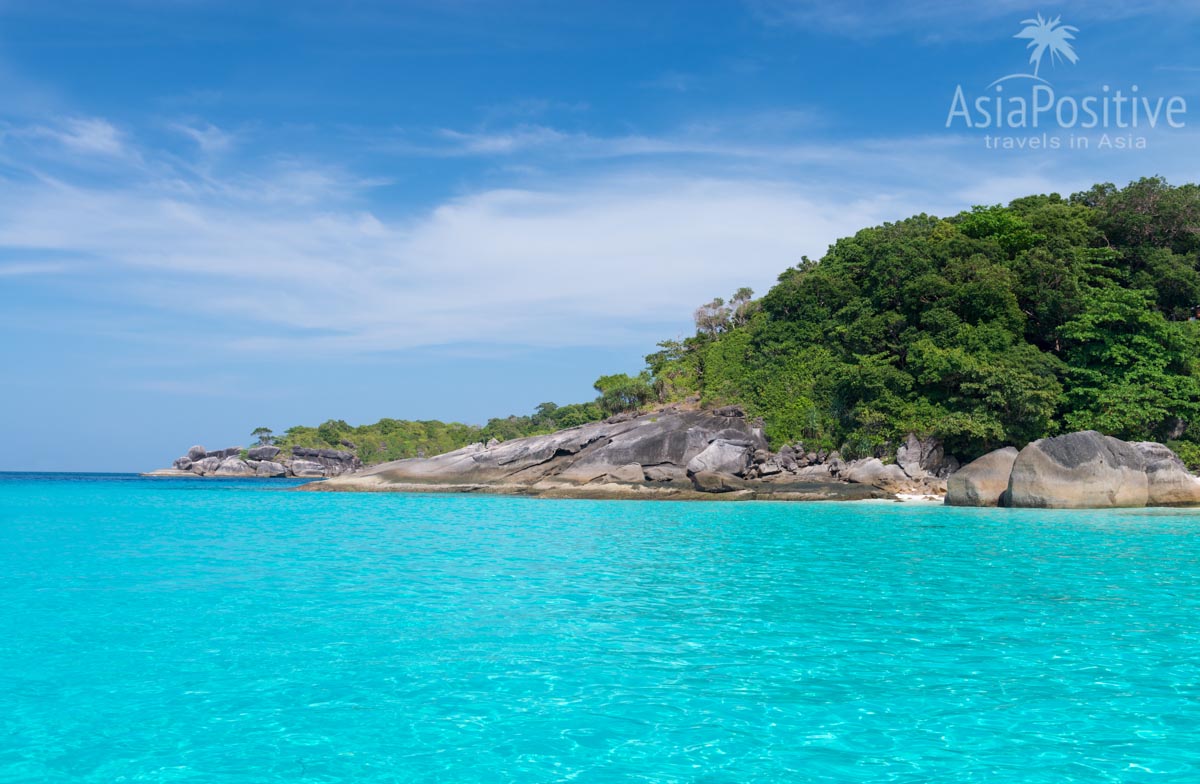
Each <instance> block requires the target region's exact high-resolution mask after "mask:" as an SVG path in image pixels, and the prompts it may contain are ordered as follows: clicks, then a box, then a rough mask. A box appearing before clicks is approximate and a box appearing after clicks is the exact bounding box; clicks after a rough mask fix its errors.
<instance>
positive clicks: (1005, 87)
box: [946, 13, 1187, 150]
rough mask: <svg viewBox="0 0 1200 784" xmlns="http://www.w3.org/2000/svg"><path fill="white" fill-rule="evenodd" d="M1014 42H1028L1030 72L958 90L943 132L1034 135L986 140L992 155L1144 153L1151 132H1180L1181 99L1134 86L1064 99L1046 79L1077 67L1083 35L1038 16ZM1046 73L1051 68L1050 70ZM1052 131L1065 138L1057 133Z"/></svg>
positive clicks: (1101, 88) (1183, 107)
mask: <svg viewBox="0 0 1200 784" xmlns="http://www.w3.org/2000/svg"><path fill="white" fill-rule="evenodd" d="M1021 25H1022V27H1021V30H1020V31H1019V32H1018V33H1017V34H1016V35H1014V36H1013V38H1016V39H1020V40H1025V41H1028V42H1029V43H1028V44H1027V45H1026V47H1025V48H1026V50H1027V51H1028V52H1029V63H1028V64H1029V65H1030V66H1032V72H1026V71H1020V72H1015V73H1010V74H1008V75H1007V76H1001V77H1000V78H999V79H996V80H994V81H993V82H992V83H991V84H989V85H987V87H985V88H984V89H983V90H982V91H981V92H980V94H977V95H973V96H971V95H969V93H968V91H967V90H965V89H964V88H963V86H962V85H961V84H960V85H958V86H957V88H956V89H955V91H954V97H953V98H952V99H951V101H950V110H949V112H948V114H947V115H946V128H949V129H958V130H970V131H975V130H983V131H1001V130H1009V131H1030V130H1037V131H1041V133H1037V134H1032V135H1028V134H1027V135H1020V134H1017V135H992V134H991V133H988V134H986V135H984V142H985V145H986V146H987V147H988V149H1051V150H1052V149H1063V148H1070V149H1077V150H1086V149H1091V148H1093V144H1094V147H1095V149H1145V148H1146V147H1147V146H1148V144H1149V142H1148V139H1147V137H1146V136H1144V135H1141V134H1143V133H1145V132H1147V131H1153V130H1155V129H1158V128H1183V127H1184V126H1185V125H1186V115H1187V100H1186V99H1185V98H1183V97H1182V96H1179V95H1174V96H1169V97H1168V96H1155V97H1152V96H1148V95H1144V94H1142V91H1141V88H1140V87H1139V86H1138V85H1137V84H1130V85H1129V86H1127V87H1120V86H1118V87H1113V86H1112V85H1108V84H1104V85H1100V86H1099V89H1094V90H1090V91H1088V92H1085V93H1083V94H1067V95H1063V94H1060V93H1059V92H1058V91H1056V90H1055V88H1054V85H1053V84H1051V82H1050V81H1049V80H1048V79H1047V78H1046V77H1045V75H1044V73H1045V72H1046V71H1047V70H1050V69H1057V68H1058V67H1059V66H1063V65H1067V64H1070V65H1072V66H1074V65H1077V64H1078V63H1079V60H1080V57H1079V54H1078V53H1077V52H1076V51H1075V43H1074V42H1075V40H1076V39H1075V34H1076V33H1078V32H1079V28H1077V27H1073V26H1071V25H1068V24H1063V21H1062V17H1061V16H1056V17H1054V18H1053V19H1050V18H1048V17H1044V16H1042V15H1041V14H1040V13H1039V14H1038V15H1037V16H1036V17H1035V18H1033V19H1026V20H1024V21H1023V22H1021ZM1046 66H1048V68H1046ZM1051 131H1067V132H1069V133H1067V134H1065V135H1064V134H1052V133H1051Z"/></svg>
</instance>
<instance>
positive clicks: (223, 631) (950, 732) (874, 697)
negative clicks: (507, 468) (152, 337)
mask: <svg viewBox="0 0 1200 784" xmlns="http://www.w3.org/2000/svg"><path fill="white" fill-rule="evenodd" d="M292 484H294V483H291V482H276V481H256V480H230V481H220V480H169V479H155V480H149V479H138V478H133V477H125V476H111V475H110V476H97V475H91V476H87V475H40V476H39V475H11V474H10V475H0V782H25V781H28V782H85V783H87V784H91V783H92V782H106V783H108V782H160V781H161V782H175V781H194V782H202V781H203V782H272V781H290V782H343V781H345V782H349V781H354V782H514V784H515V783H516V782H521V784H528V783H531V782H533V783H536V782H558V781H574V782H619V781H642V782H714V783H715V782H731V783H732V782H738V783H739V784H740V783H742V782H780V781H830V782H925V781H956V782H964V781H966V782H975V781H978V782H985V781H986V782H994V781H1016V780H1020V781H1025V782H1076V781H1077V782H1091V781H1154V782H1175V781H1179V782H1184V781H1189V782H1195V781H1200V701H1198V698H1200V537H1197V533H1200V515H1197V514H1195V513H1192V512H1181V511H1170V510H1161V511H1158V510H1140V511H1129V512H1044V511H1028V510H955V509H946V508H941V507H923V506H912V505H896V504H887V503H858V504H834V503H810V504H786V503H765V502H752V503H667V502H642V503H638V502H616V501H604V502H593V501H575V500H572V501H552V500H540V499H539V500H532V499H517V498H499V497H486V496H432V495H399V494H397V495H385V494H375V495H354V494H332V493H330V494H326V493H316V494H313V493H295V492H291V491H290V490H289V489H288V488H289V487H290V486H291V485H292Z"/></svg>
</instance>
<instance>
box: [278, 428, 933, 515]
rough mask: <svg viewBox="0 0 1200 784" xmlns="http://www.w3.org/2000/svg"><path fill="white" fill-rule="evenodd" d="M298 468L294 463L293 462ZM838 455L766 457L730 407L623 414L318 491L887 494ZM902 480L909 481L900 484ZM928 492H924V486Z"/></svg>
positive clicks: (409, 463) (892, 485)
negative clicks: (850, 472)
mask: <svg viewBox="0 0 1200 784" xmlns="http://www.w3.org/2000/svg"><path fill="white" fill-rule="evenodd" d="M293 465H294V464H293ZM846 467H847V466H846V464H845V463H844V462H843V461H842V460H841V459H840V457H839V456H837V455H836V453H834V454H832V455H827V454H825V453H823V452H822V453H819V454H818V453H812V454H811V455H809V454H807V453H803V454H802V455H801V457H799V458H797V449H796V448H794V447H789V448H787V450H786V451H781V453H780V454H779V455H776V454H774V453H772V452H770V451H769V448H768V445H767V441H766V438H765V437H764V436H763V432H762V423H761V422H759V421H756V420H751V419H748V418H747V417H746V416H745V415H744V413H743V412H742V410H741V409H739V408H737V407H733V406H729V407H725V408H721V409H716V410H712V411H686V410H679V409H677V408H671V407H668V408H665V409H662V410H659V411H655V412H651V413H645V414H640V415H633V414H624V415H619V416H615V417H611V418H609V419H608V420H605V421H603V422H594V423H590V424H586V425H581V426H579V427H575V428H571V429H569V430H562V431H559V432H557V433H552V434H550V435H545V436H532V437H529V438H519V439H514V440H511V441H505V442H499V441H494V442H489V443H488V444H486V445H485V444H472V445H470V446H467V447H463V448H462V449H458V450H455V451H453V452H448V453H446V454H443V455H437V456H435V457H430V458H412V459H408V460H397V461H394V462H391V463H384V464H383V465H378V466H373V467H370V468H366V469H364V470H362V471H358V472H355V473H352V474H348V475H343V476H339V477H336V478H333V479H331V480H329V481H328V482H323V483H321V485H320V486H319V487H317V486H313V487H311V489H314V490H441V491H453V492H472V491H487V492H505V493H520V494H528V495H548V496H574V497H634V498H654V497H660V498H689V497H705V496H709V497H711V496H710V494H714V493H715V494H720V495H721V497H727V498H779V499H796V500H800V499H856V498H885V497H888V495H889V494H890V493H891V492H895V490H896V489H898V488H899V485H901V484H903V483H904V482H908V483H909V484H912V483H911V482H910V480H909V479H908V477H907V476H906V475H905V474H904V473H903V472H902V471H900V469H898V468H896V467H895V466H890V467H889V468H890V469H891V470H890V471H884V472H882V474H881V475H886V479H887V480H889V485H888V487H887V488H884V487H881V486H878V485H876V484H873V483H872V481H871V480H870V479H868V478H867V477H864V479H868V480H867V481H863V482H859V483H855V482H851V481H849V480H848V479H846V478H844V477H839V475H838V474H840V473H841V472H843V471H845V469H846ZM901 480H903V482H902V481H901ZM922 487H923V485H922Z"/></svg>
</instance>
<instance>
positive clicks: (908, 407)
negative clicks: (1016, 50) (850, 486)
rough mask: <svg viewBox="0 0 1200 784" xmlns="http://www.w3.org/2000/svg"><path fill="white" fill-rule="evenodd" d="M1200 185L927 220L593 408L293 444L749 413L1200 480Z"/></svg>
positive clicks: (726, 317) (448, 442)
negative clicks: (1138, 443) (1121, 457)
mask: <svg viewBox="0 0 1200 784" xmlns="http://www.w3.org/2000/svg"><path fill="white" fill-rule="evenodd" d="M1198 306H1200V188H1198V187H1197V186H1195V185H1184V186H1180V187H1173V186H1171V185H1169V184H1168V183H1167V182H1165V181H1164V180H1162V179H1160V178H1148V179H1143V180H1139V181H1137V182H1134V183H1132V184H1130V185H1129V186H1128V187H1125V188H1120V189H1119V188H1116V187H1115V186H1113V185H1098V186H1095V187H1093V188H1092V189H1090V190H1088V191H1085V192H1082V193H1077V194H1074V195H1072V196H1069V197H1063V196H1060V195H1058V194H1050V195H1040V196H1029V197H1026V198H1021V199H1017V200H1015V201H1013V202H1011V203H1010V204H1008V205H1007V206H981V207H976V208H974V209H972V210H969V211H966V212H963V213H960V214H958V215H955V216H953V217H949V218H938V217H934V216H931V215H924V214H922V215H917V216H914V217H912V218H908V219H907V220H902V221H899V222H896V223H887V224H884V225H882V226H876V227H872V228H868V229H864V230H862V231H860V232H858V233H857V234H855V235H854V236H852V237H847V238H844V239H841V240H839V241H837V242H836V243H835V244H834V245H833V246H832V247H831V248H830V249H829V251H828V253H827V254H826V255H825V256H824V257H823V258H822V259H821V260H820V261H814V260H811V259H808V258H802V259H801V261H800V263H799V264H797V265H796V266H795V267H792V268H790V269H788V270H785V271H784V272H783V274H782V275H780V277H779V282H778V283H777V284H776V285H775V286H774V287H773V288H772V289H771V290H770V291H769V292H768V293H767V294H766V295H765V296H763V297H762V298H760V299H754V297H753V293H752V292H750V290H749V289H740V290H739V291H738V292H736V293H735V294H734V296H733V297H732V298H731V299H730V301H729V302H725V301H724V300H721V299H715V300H713V301H712V302H709V303H707V304H705V305H703V306H701V307H700V308H699V309H698V310H697V311H696V314H695V322H696V332H695V334H694V335H692V336H690V337H687V338H684V339H681V340H668V341H664V342H662V343H660V344H659V346H658V348H659V350H658V351H656V352H654V353H652V354H650V355H649V356H648V357H646V364H647V366H646V369H645V370H644V371H643V372H641V373H640V374H638V375H635V376H630V375H626V374H617V375H609V376H602V377H601V378H600V379H598V380H597V381H596V385H595V388H596V391H597V395H598V396H597V398H596V399H595V400H594V401H592V402H588V403H577V404H572V405H566V406H556V405H555V404H553V403H544V404H542V405H541V406H539V407H538V408H537V410H536V411H535V412H534V413H532V414H530V415H527V416H510V417H507V418H503V419H493V420H491V421H489V422H488V423H487V424H486V425H484V426H483V427H478V426H470V425H462V424H446V423H442V422H407V421H401V420H391V419H385V420H382V421H380V422H378V423H376V424H374V425H367V426H363V427H357V428H356V427H351V426H349V425H347V424H346V423H345V422H341V421H331V422H326V423H324V424H323V425H321V426H319V427H317V428H292V429H290V430H288V431H287V432H286V434H285V435H284V436H282V437H279V438H278V439H277V441H278V443H279V444H280V445H283V446H288V445H304V446H318V445H320V446H334V447H336V446H337V445H339V444H340V445H342V446H345V445H346V444H352V445H353V446H354V448H356V449H357V450H358V452H359V455H360V457H362V459H363V460H364V461H366V462H379V461H381V460H387V459H394V458H397V457H410V456H414V455H416V454H418V453H425V454H434V453H437V452H440V451H446V450H447V449H453V448H456V447H459V446H462V445H464V444H467V443H470V442H473V441H481V440H482V441H486V440H488V439H491V438H496V439H499V440H504V439H508V438H515V437H519V436H525V435H532V434H538V433H546V432H552V431H554V430H557V429H561V428H564V427H571V426H574V425H579V424H583V423H585V422H590V421H595V420H598V419H601V418H604V417H606V416H609V415H611V414H614V413H617V412H620V411H626V410H632V409H638V408H642V407H646V406H649V405H655V404H662V403H669V402H683V401H692V402H698V403H699V404H701V405H727V404H738V405H741V406H742V407H743V408H744V409H745V410H746V411H747V413H748V414H749V415H750V416H759V417H762V418H763V421H764V423H765V427H766V432H767V435H768V437H769V438H770V439H771V441H772V443H773V444H774V445H775V446H777V447H778V446H781V445H783V444H785V443H792V442H796V441H801V442H803V443H804V444H805V445H806V446H812V447H814V448H827V449H840V450H841V451H842V452H843V454H844V455H845V456H847V457H853V456H863V455H867V454H886V453H887V452H888V451H889V450H890V449H891V448H893V447H894V445H895V444H897V443H898V442H899V440H900V439H902V438H903V437H904V436H905V434H907V433H910V432H912V433H917V434H919V435H921V436H937V437H940V438H941V439H943V441H944V442H945V443H946V446H947V449H948V450H949V451H951V452H953V453H955V454H957V455H959V456H960V457H962V458H970V457H973V456H976V455H978V454H981V453H983V452H985V451H987V450H989V449H992V448H995V447H997V446H1000V445H1004V444H1016V445H1022V444H1024V443H1026V442H1028V441H1030V440H1033V439H1036V438H1040V437H1043V436H1046V435H1052V434H1054V433H1058V432H1065V431H1071V430H1079V429H1088V428H1091V429H1096V430H1100V431H1102V432H1105V433H1108V434H1110V435H1114V436H1117V437H1120V438H1124V439H1132V440H1142V439H1153V440H1159V441H1167V442H1170V443H1171V444H1172V445H1173V446H1175V447H1176V448H1177V450H1178V451H1179V452H1180V453H1181V454H1183V455H1185V457H1186V458H1187V459H1189V460H1190V461H1192V462H1193V463H1195V464H1200V322H1197V321H1196V320H1195V316H1196V313H1197V307H1198Z"/></svg>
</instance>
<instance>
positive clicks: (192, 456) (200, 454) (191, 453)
mask: <svg viewBox="0 0 1200 784" xmlns="http://www.w3.org/2000/svg"><path fill="white" fill-rule="evenodd" d="M207 455H208V450H206V449H205V448H204V447H202V446H194V447H192V448H191V449H189V450H188V451H187V456H188V459H189V460H191V461H192V462H193V463H194V462H196V461H197V460H203V459H204V458H205V457H206V456H207Z"/></svg>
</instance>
